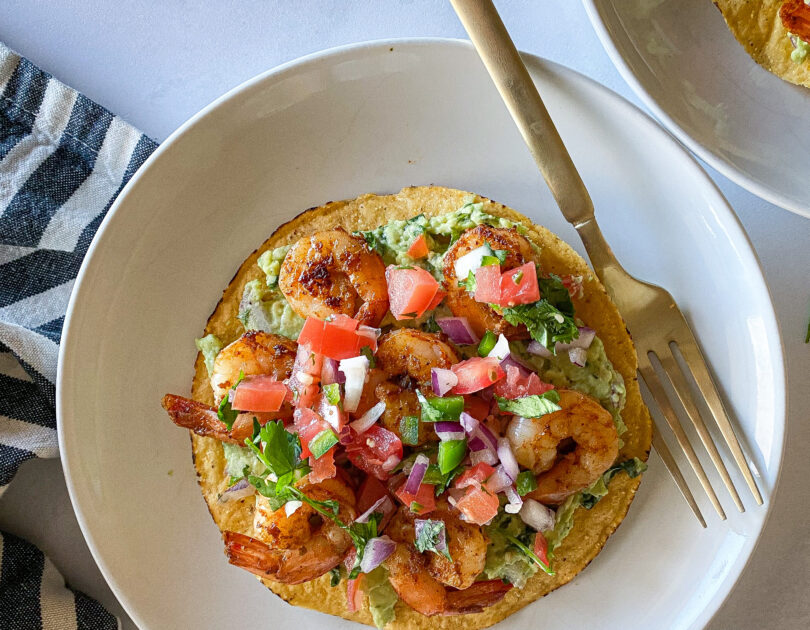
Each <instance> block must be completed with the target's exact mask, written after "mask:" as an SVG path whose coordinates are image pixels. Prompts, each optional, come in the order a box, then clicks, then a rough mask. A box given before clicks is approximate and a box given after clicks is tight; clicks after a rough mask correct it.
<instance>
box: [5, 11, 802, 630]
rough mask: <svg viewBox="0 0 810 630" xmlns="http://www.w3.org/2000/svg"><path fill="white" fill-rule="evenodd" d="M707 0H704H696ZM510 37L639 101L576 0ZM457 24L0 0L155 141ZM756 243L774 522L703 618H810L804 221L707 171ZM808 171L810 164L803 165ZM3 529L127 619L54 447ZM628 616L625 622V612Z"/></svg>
mask: <svg viewBox="0 0 810 630" xmlns="http://www.w3.org/2000/svg"><path fill="white" fill-rule="evenodd" d="M706 1H708V0H706ZM498 5H499V8H500V10H501V13H502V16H503V18H504V21H505V22H506V24H507V26H508V27H509V29H510V31H511V32H512V35H513V37H514V39H515V42H516V44H517V46H518V47H519V48H520V49H522V50H525V51H528V52H531V53H534V54H537V55H540V56H542V57H546V58H548V59H552V60H554V61H557V62H560V63H562V64H564V65H566V66H569V67H571V68H573V69H575V70H578V71H579V72H582V73H584V74H586V75H588V76H590V77H592V78H594V79H596V80H597V81H599V82H600V83H603V84H604V85H606V86H607V87H609V88H610V89H612V90H614V91H616V92H618V93H619V94H621V95H622V96H624V97H625V98H627V99H629V100H630V101H632V102H633V103H636V104H639V100H638V99H637V98H636V97H635V96H634V94H633V93H632V91H631V90H630V88H629V87H628V86H627V85H626V84H625V83H624V81H623V80H622V78H621V77H620V76H619V74H618V72H617V71H616V70H615V69H614V67H613V65H612V64H611V62H610V60H609V58H608V57H607V55H606V54H605V52H604V50H603V49H602V46H601V44H600V43H599V41H598V40H597V38H596V35H595V34H594V32H593V30H592V28H591V26H590V23H589V22H588V20H587V17H586V15H585V11H584V9H583V7H582V5H581V4H580V3H579V2H577V1H575V0H540V1H534V2H532V1H529V0H520V1H517V0H500V2H498ZM411 36H442V37H464V32H463V30H462V28H461V25H460V24H459V22H458V20H457V19H456V17H455V15H454V14H453V12H452V9H451V8H450V6H449V4H448V3H446V2H444V1H443V0H402V1H399V2H395V1H393V0H357V1H354V2H349V1H348V0H346V1H344V2H340V1H337V0H335V1H331V2H330V1H326V0H308V1H306V2H292V1H287V2H280V1H273V0H219V1H218V2H212V1H206V0H196V1H191V0H168V1H167V0H130V1H129V2H110V1H109V0H49V1H44V0H34V1H32V0H3V1H2V2H0V41H3V42H4V43H6V44H7V45H8V46H10V47H11V48H13V49H15V50H16V51H18V52H19V53H21V54H22V55H24V56H26V57H28V58H29V59H31V60H32V61H33V62H34V63H36V64H38V65H39V66H40V67H42V68H43V69H45V70H47V71H49V72H51V73H52V74H54V75H55V76H56V77H57V78H59V79H61V80H62V81H64V82H65V83H67V84H68V85H71V86H72V87H75V88H77V89H78V90H80V91H81V92H83V93H84V94H86V95H87V96H89V97H90V98H92V99H94V100H96V101H97V102H99V103H101V104H102V105H104V106H106V107H108V108H109V109H110V110H112V111H113V112H114V113H117V114H119V115H121V116H123V117H124V118H126V119H127V120H129V121H130V122H132V123H133V124H134V125H136V126H138V127H139V128H140V129H141V130H143V131H144V132H145V133H147V134H149V135H150V136H151V137H153V138H155V139H156V140H162V139H164V138H166V136H168V135H169V134H170V133H171V131H172V130H174V129H175V128H176V127H178V126H179V125H180V124H181V123H182V122H183V121H185V120H186V119H187V118H189V117H190V116H191V115H192V114H194V113H195V112H197V111H198V110H199V109H201V108H202V107H203V106H205V105H207V104H208V103H209V102H211V101H212V100H213V99H215V98H216V97H218V96H220V95H221V94H222V93H224V92H226V91H227V90H229V89H230V88H232V87H234V86H236V85H237V84H239V83H241V82H242V81H244V80H246V79H248V78H250V77H252V76H254V75H255V74H258V73H260V72H262V71H264V70H267V69H269V68H271V67H273V66H275V65H277V64H280V63H282V62H285V61H289V60H291V59H295V58H296V57H299V56H301V55H304V54H307V53H311V52H314V51H317V50H321V49H324V48H329V47H332V46H337V45H340V44H346V43H351V42H357V41H362V40H371V39H381V38H391V37H411ZM707 170H708V172H709V174H710V175H711V176H712V177H713V178H714V180H715V181H716V182H717V184H718V185H719V187H720V188H721V190H722V191H723V193H724V194H725V196H726V198H727V199H728V201H729V202H730V203H731V205H732V206H733V208H734V209H735V211H736V212H737V214H738V215H739V217H740V219H741V220H742V223H743V225H744V226H745V229H746V230H747V231H748V234H749V235H750V237H751V240H752V241H753V243H754V246H755V247H756V250H757V253H758V255H759V257H760V260H761V261H762V266H763V268H764V271H765V276H766V280H767V282H768V285H769V287H770V290H771V294H772V296H773V301H774V305H775V308H776V313H777V317H778V319H779V324H780V326H781V330H782V335H783V339H784V345H785V350H786V356H787V368H788V379H789V383H788V391H789V401H788V403H789V404H788V408H789V410H788V428H787V451H786V453H785V461H784V467H783V470H782V477H781V482H780V487H779V490H778V494H777V497H776V500H775V505H774V506H773V511H772V514H771V517H770V520H769V522H768V524H767V527H766V529H765V532H764V534H763V536H762V539H761V541H760V544H759V546H758V547H757V549H756V551H755V552H754V555H753V557H752V559H751V561H750V563H749V564H748V567H747V569H746V570H745V572H744V574H743V576H742V578H741V579H740V582H739V584H738V585H737V587H736V588H735V590H734V591H733V592H732V594H731V596H730V597H729V599H728V601H727V602H726V603H725V604H724V605H723V607H722V608H721V609H720V611H719V613H718V614H717V616H716V617H715V619H714V620H713V621H712V622H711V624H710V625H709V627H710V628H711V629H712V630H719V629H721V628H722V629H725V628H728V629H732V628H743V629H747V628H752V629H753V628H757V629H759V628H777V627H778V628H784V629H786V630H799V629H805V628H808V627H810V597H808V586H810V494H808V481H807V478H806V477H805V475H807V474H808V473H810V457H808V451H810V423H808V422H807V420H808V412H810V391H808V388H807V387H806V383H805V381H804V378H806V377H807V376H808V375H810V346H805V344H804V343H803V340H804V333H805V329H806V326H807V316H808V297H810V290H808V289H809V288H810V285H809V284H808V282H807V278H808V269H810V220H807V219H803V218H800V217H798V216H796V215H793V214H790V213H789V212H787V211H785V210H782V209H780V208H777V207H775V206H772V205H770V204H768V203H766V202H764V201H762V200H760V199H758V198H757V197H755V196H753V195H751V194H749V193H748V192H746V191H744V190H743V189H742V188H739V187H738V186H736V185H735V184H733V183H731V182H730V181H729V180H727V179H725V178H724V177H723V176H722V175H719V174H718V173H717V172H715V171H713V170H711V169H708V168H707ZM808 181H809V182H810V177H808ZM0 528H1V529H4V530H6V531H10V532H12V533H15V534H17V535H19V536H22V537H24V538H26V539H28V540H30V541H32V542H33V543H35V544H36V545H38V546H39V547H40V548H41V549H43V551H44V552H45V553H46V554H48V555H49V556H50V557H51V558H52V560H53V561H54V562H55V564H56V566H57V567H58V568H59V570H60V571H61V572H62V573H63V575H64V576H65V578H66V579H67V580H68V582H69V583H70V584H71V585H72V586H74V587H75V588H78V589H81V590H83V591H85V592H86V593H88V594H90V595H91V596H93V597H96V598H98V599H99V600H100V601H102V602H103V603H104V604H105V605H106V606H107V607H108V608H109V609H110V610H111V611H113V612H114V613H115V614H117V615H119V616H120V617H121V618H122V620H123V627H124V628H133V627H134V625H133V624H132V622H131V621H130V620H129V619H128V618H127V616H126V614H125V613H124V611H123V610H122V608H121V606H120V605H119V604H118V602H117V601H116V600H115V597H114V596H113V594H112V592H111V591H110V589H109V588H108V587H107V585H106V583H105V581H104V578H103V577H102V576H101V574H100V572H99V570H98V569H97V567H96V565H95V563H94V562H93V559H92V557H91V555H90V552H89V550H88V548H87V545H86V544H85V542H84V539H83V537H82V534H81V531H80V530H79V526H78V523H77V522H76V518H75V516H74V514H73V510H72V507H71V505H70V500H69V498H68V494H67V490H66V487H65V480H64V477H63V474H62V469H61V465H60V462H59V461H58V460H44V461H43V460H35V461H30V462H27V463H26V464H24V465H23V467H22V469H21V470H20V472H19V474H18V476H17V478H16V479H15V480H14V481H13V482H12V484H11V486H10V488H9V489H8V491H7V492H6V493H5V495H4V496H3V497H2V499H0ZM628 621H630V620H628Z"/></svg>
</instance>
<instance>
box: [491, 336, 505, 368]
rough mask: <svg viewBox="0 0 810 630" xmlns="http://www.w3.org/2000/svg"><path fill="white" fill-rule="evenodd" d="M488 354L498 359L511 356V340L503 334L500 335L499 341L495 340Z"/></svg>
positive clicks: (501, 359)
mask: <svg viewBox="0 0 810 630" xmlns="http://www.w3.org/2000/svg"><path fill="white" fill-rule="evenodd" d="M487 356H488V357H494V358H496V359H498V361H503V360H504V359H505V358H506V357H508V356H509V340H508V339H507V338H506V337H504V336H503V335H502V334H501V335H498V341H496V342H495V345H494V346H493V347H492V350H490V351H489V354H488V355H487Z"/></svg>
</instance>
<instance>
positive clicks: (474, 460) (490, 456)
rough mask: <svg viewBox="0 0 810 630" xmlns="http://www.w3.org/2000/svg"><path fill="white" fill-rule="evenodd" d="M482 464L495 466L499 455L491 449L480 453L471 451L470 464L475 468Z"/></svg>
mask: <svg viewBox="0 0 810 630" xmlns="http://www.w3.org/2000/svg"><path fill="white" fill-rule="evenodd" d="M481 462H483V463H485V464H489V465H490V466H494V465H495V464H497V463H498V455H497V454H496V453H495V451H493V450H492V449H489V448H485V449H483V450H480V451H470V463H471V464H472V465H473V466H475V465H476V464H480V463H481Z"/></svg>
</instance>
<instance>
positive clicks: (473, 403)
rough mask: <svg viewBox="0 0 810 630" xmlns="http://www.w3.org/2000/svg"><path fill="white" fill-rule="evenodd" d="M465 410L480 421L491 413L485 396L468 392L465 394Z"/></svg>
mask: <svg viewBox="0 0 810 630" xmlns="http://www.w3.org/2000/svg"><path fill="white" fill-rule="evenodd" d="M500 382H501V381H499V383H500ZM464 411H466V412H467V413H468V414H470V415H471V416H472V417H473V418H475V419H476V420H478V421H479V422H480V421H483V420H484V418H486V417H487V416H488V415H489V403H488V402H487V401H486V400H484V399H483V398H480V397H478V396H473V395H470V394H468V395H466V396H464Z"/></svg>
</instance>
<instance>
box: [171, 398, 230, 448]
mask: <svg viewBox="0 0 810 630" xmlns="http://www.w3.org/2000/svg"><path fill="white" fill-rule="evenodd" d="M161 404H162V405H163V408H164V409H165V410H166V411H167V412H168V414H169V418H171V420H172V422H174V423H175V424H176V425H177V426H178V427H183V428H184V429H189V430H190V431H194V433H196V434H197V435H202V436H205V437H211V438H216V439H217V440H221V441H222V442H231V443H232V444H239V441H238V440H237V439H236V438H234V437H233V436H232V435H231V434H230V432H229V431H228V430H227V429H226V428H225V425H224V424H223V423H222V422H221V421H220V419H219V418H218V417H217V410H216V409H214V408H213V407H211V406H209V405H206V404H203V403H200V402H197V401H196V400H191V399H189V398H183V397H182V396H175V395H174V394H166V395H165V396H164V397H163V401H162V403H161Z"/></svg>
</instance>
